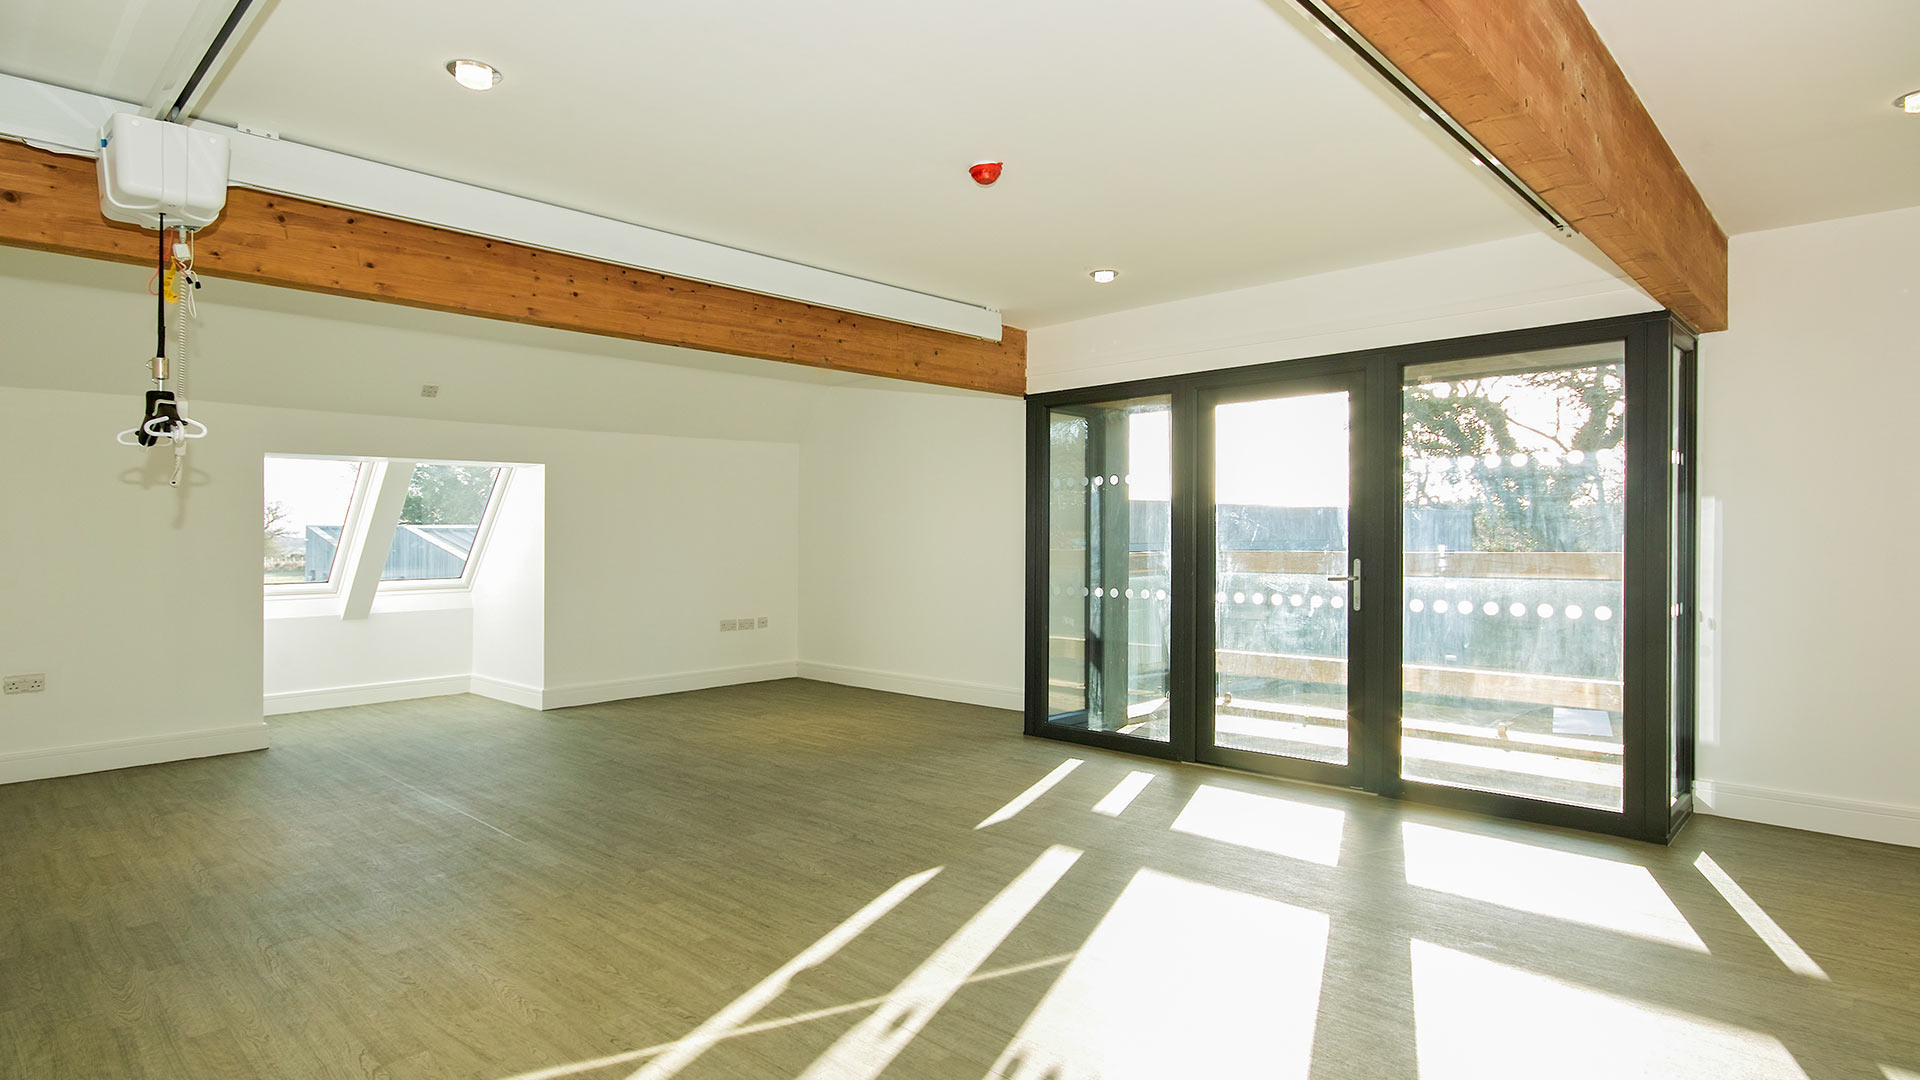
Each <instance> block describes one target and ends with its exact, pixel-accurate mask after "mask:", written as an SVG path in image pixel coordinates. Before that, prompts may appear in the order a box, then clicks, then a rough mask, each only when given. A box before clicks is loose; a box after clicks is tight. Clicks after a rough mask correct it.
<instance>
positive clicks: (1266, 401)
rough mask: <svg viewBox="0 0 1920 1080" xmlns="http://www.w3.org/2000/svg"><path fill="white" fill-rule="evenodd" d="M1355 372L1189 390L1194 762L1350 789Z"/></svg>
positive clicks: (1357, 571) (1355, 750) (1359, 751)
mask: <svg viewBox="0 0 1920 1080" xmlns="http://www.w3.org/2000/svg"><path fill="white" fill-rule="evenodd" d="M1363 388H1364V384H1363V379H1362V378H1361V377H1360V376H1359V375H1357V374H1339V375H1314V376H1306V377H1297V378H1288V379H1281V380H1274V381H1272V382H1268V383H1261V384H1257V385H1253V386H1242V387H1230V388H1222V389H1217V390H1211V391H1208V392H1205V393H1203V394H1201V395H1200V400H1199V403H1198V406H1199V407H1198V409H1197V418H1198V421H1199V425H1200V430H1199V432H1198V436H1199V438H1198V441H1199V444H1200V446H1201V449H1202V455H1201V459H1200V461H1199V474H1200V475H1199V480H1200V483H1199V485H1198V490H1197V491H1196V495H1197V497H1198V501H1199V504H1200V514H1199V526H1200V536H1199V540H1200V545H1199V546H1200V548H1201V551H1202V553H1203V554H1202V556H1201V560H1200V561H1201V562H1202V564H1203V569H1204V573H1203V575H1202V577H1201V579H1200V580H1199V581H1198V582H1197V583H1196V587H1197V591H1198V593H1199V594H1200V595H1201V596H1202V597H1206V596H1208V595H1209V594H1210V595H1211V598H1212V604H1211V605H1210V610H1209V612H1208V617H1206V618H1202V619H1200V620H1199V625H1198V627H1197V629H1198V631H1199V633H1198V635H1197V640H1196V642H1195V647H1196V659H1197V660H1198V661H1199V663H1200V665H1201V668H1202V670H1201V672H1200V680H1201V683H1202V689H1203V691H1204V694H1203V695H1202V699H1201V707H1199V708H1197V709H1196V710H1195V716H1194V719H1195V722H1196V728H1195V732H1194V756H1195V758H1196V759H1197V760H1200V761H1206V762H1211V763H1214V764H1220V765H1230V766H1235V767H1239V768H1246V769H1252V770H1255V771H1259V772H1267V773H1274V774H1278V775H1286V776H1297V777H1300V778H1303V779H1310V780H1316V781H1320V782H1325V783H1337V784H1347V785H1351V784H1354V783H1356V779H1355V777H1356V775H1357V773H1356V765H1357V762H1359V761H1360V760H1361V758H1362V757H1363V756H1364V754H1365V751H1364V750H1363V748H1361V747H1360V746H1359V745H1357V743H1356V739H1355V733H1356V732H1355V726H1354V724H1353V720H1354V715H1355V714H1354V710H1353V695H1352V693H1351V691H1352V687H1353V685H1354V682H1355V672H1356V665H1355V664H1354V662H1353V661H1354V658H1353V644H1354V642H1355V640H1356V635H1355V634H1354V633H1353V623H1354V620H1355V618H1356V616H1357V614H1358V613H1359V612H1360V611H1361V610H1362V609H1363V607H1364V604H1365V596H1366V592H1365V575H1364V573H1363V571H1364V562H1363V560H1360V559H1357V558H1356V557H1355V556H1354V551H1353V545H1352V542H1351V537H1352V535H1353V527H1354V512H1353V511H1354V505H1353V504H1354V499H1353V493H1354V491H1355V489H1356V486H1357V485H1356V480H1357V468H1356V465H1357V460H1358V459H1357V456H1356V454H1355V445H1356V444H1355V439H1354V431H1355V419H1356V410H1357V409H1358V408H1359V407H1360V405H1361V403H1362V396H1363Z"/></svg>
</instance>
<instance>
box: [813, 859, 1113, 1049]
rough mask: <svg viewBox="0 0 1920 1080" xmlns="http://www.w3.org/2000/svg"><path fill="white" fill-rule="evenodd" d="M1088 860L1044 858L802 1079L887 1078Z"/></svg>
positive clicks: (999, 896) (937, 951) (1022, 872)
mask: <svg viewBox="0 0 1920 1080" xmlns="http://www.w3.org/2000/svg"><path fill="white" fill-rule="evenodd" d="M1082 854H1083V853H1082V852H1080V851H1076V850H1074V849H1073V848H1070V847H1062V846H1060V845H1058V844H1056V845H1054V846H1053V847H1050V848H1048V849H1047V850H1046V851H1043V852H1041V853H1040V857H1039V858H1037V859H1035V860H1034V861H1033V863H1032V865H1030V866H1028V867H1027V868H1026V869H1025V870H1023V871H1021V872H1020V876H1019V877H1017V878H1014V879H1013V881H1012V882H1011V883H1010V884H1008V885H1007V887H1006V888H1004V889H1002V890H1000V893H999V895H997V896H995V897H994V898H993V899H992V900H989V901H987V905H986V906H985V907H983V908H981V909H980V910H979V912H977V913H976V914H975V915H974V916H973V918H971V919H968V920H967V922H966V925H964V926H962V927H961V928H960V929H959V930H956V931H954V934H953V936H952V937H950V938H948V939H947V940H946V943H945V944H943V945H941V946H940V947H939V948H938V949H936V950H934V953H933V955H932V956H929V957H928V958H927V960H926V962H925V963H923V964H921V965H920V966H919V967H918V968H916V969H915V970H914V972H913V974H911V975H908V976H907V977H906V979H905V980H904V981H902V982H901V983H900V985H899V986H898V987H896V988H895V989H894V991H893V993H891V994H888V995H887V998H886V1000H885V1001H884V1002H882V1003H881V1005H880V1007H879V1008H878V1009H876V1010H874V1012H873V1014H872V1015H871V1016H868V1017H867V1018H866V1019H864V1020H862V1021H860V1023H858V1024H856V1025H854V1027H853V1030H851V1031H849V1032H847V1033H846V1034H845V1035H842V1036H841V1037H840V1039H839V1041H838V1042H835V1043H834V1044H833V1045H832V1046H831V1047H829V1048H827V1051H826V1052H825V1053H823V1054H821V1055H820V1056H819V1057H818V1058H817V1059H815V1060H814V1063H813V1064H812V1065H811V1066H809V1067H808V1068H807V1071H806V1072H805V1073H803V1074H801V1075H802V1080H871V1078H872V1077H876V1076H879V1075H880V1073H881V1072H882V1071H884V1070H885V1069H886V1067H887V1066H888V1065H890V1064H892V1063H893V1059H894V1058H896V1057H898V1056H899V1055H900V1051H902V1050H904V1049H906V1046H907V1044H908V1043H910V1042H912V1041H913V1039H914V1036H916V1035H918V1034H920V1031H921V1029H922V1028H924V1027H926V1026H927V1021H929V1020H931V1019H933V1016H934V1014H935V1013H937V1012H939V1011H940V1010H941V1008H942V1007H944V1006H945V1005H946V1003H947V1001H948V1000H949V999H951V998H952V997H953V995H954V993H955V992H956V991H958V990H959V989H960V987H961V986H963V985H965V984H966V982H967V980H968V978H969V977H971V976H972V975H973V974H974V972H976V971H978V970H979V968H980V965H982V964H984V963H986V961H987V957H989V956H992V955H993V951H994V950H995V949H998V948H999V947H1000V943H1001V942H1003V941H1005V940H1006V939H1007V935H1009V934H1011V933H1013V931H1014V928H1015V927H1017V926H1019V925H1020V923H1021V921H1022V920H1024V919H1025V918H1026V917H1027V914H1028V913H1029V912H1031V911H1032V910H1033V909H1034V906H1035V905H1036V904H1038V903H1040V901H1041V900H1043V899H1045V898H1046V895H1047V894H1048V893H1049V892H1052V891H1053V887H1054V886H1055V885H1057V884H1059V882H1060V879H1061V878H1062V877H1064V876H1066V873H1067V871H1068V870H1071V869H1072V868H1073V864H1074V863H1076V862H1078V861H1079V859H1080V856H1081V855H1082Z"/></svg>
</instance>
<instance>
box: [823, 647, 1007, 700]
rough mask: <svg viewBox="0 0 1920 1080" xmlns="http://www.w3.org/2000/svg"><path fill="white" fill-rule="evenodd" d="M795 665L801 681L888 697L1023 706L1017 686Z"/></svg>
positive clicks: (829, 666)
mask: <svg viewBox="0 0 1920 1080" xmlns="http://www.w3.org/2000/svg"><path fill="white" fill-rule="evenodd" d="M797 666H798V668H799V676H800V677H801V678H803V679H814V680H816V681H819V682H830V683H839V684H840V685H841V686H858V687H862V688H864V689H867V690H885V691H887V692H888V693H891V694H907V695H910V696H912V697H923V698H934V699H936V700H939V701H958V702H962V703H964V704H967V705H985V706H987V707H988V708H991V709H1012V710H1014V711H1015V712H1018V711H1019V710H1020V709H1021V708H1022V707H1023V703H1024V701H1025V695H1024V694H1023V693H1022V692H1021V690H1020V688H1019V687H1017V686H994V685H991V684H989V683H975V682H962V681H960V680H958V679H936V678H930V677H928V676H925V675H904V674H901V673H899V672H894V671H875V670H873V669H872V668H858V667H847V666H845V665H843V664H820V663H815V662H813V661H811V660H802V661H800V663H799V664H798V665H797Z"/></svg>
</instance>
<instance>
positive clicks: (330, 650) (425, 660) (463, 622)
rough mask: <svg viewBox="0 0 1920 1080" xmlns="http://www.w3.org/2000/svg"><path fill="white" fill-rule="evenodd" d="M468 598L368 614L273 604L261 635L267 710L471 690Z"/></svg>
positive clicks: (274, 711) (299, 709) (471, 619)
mask: <svg viewBox="0 0 1920 1080" xmlns="http://www.w3.org/2000/svg"><path fill="white" fill-rule="evenodd" d="M467 600H468V598H467V597H466V596H464V595H462V596H460V597H458V598H457V599H456V600H455V601H454V603H455V604H456V605H457V606H447V607H439V608H429V609H426V610H411V611H409V610H400V611H381V610H375V611H374V612H373V613H372V614H371V615H369V616H367V617H366V618H364V619H342V618H341V617H340V616H339V615H338V614H337V613H326V614H313V615H304V614H303V615H287V616H280V615H277V614H276V613H274V612H273V611H272V610H271V608H270V609H269V612H268V617H267V619H266V623H265V626H264V627H263V632H264V637H263V640H262V643H261V646H262V649H263V652H264V656H265V662H264V663H263V664H262V665H261V690H262V692H263V696H264V697H265V699H266V712H267V715H269V716H272V715H276V714H279V713H286V712H305V711H307V710H309V709H337V708H340V707H342V706H346V705H364V704H368V703H371V702H375V701H396V700H400V699H402V698H409V697H431V696H433V695H435V694H464V693H466V692H467V690H468V688H469V686H470V684H471V676H472V674H473V644H474V608H473V607H472V606H471V604H470V603H469V602H467ZM269 603H271V602H269Z"/></svg>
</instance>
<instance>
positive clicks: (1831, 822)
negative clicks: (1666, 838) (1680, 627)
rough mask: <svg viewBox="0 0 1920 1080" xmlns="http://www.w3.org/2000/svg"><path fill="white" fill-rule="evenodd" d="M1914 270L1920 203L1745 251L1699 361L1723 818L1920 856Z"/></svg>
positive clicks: (1714, 772)
mask: <svg viewBox="0 0 1920 1080" xmlns="http://www.w3.org/2000/svg"><path fill="white" fill-rule="evenodd" d="M1916 253H1920V208H1914V209H1908V210H1899V211H1894V212H1891V213H1883V214H1874V215H1869V216H1866V217H1857V218H1847V219H1844V220H1840V221H1829V222H1821V223H1818V224H1813V225H1803V226H1797V227H1794V228H1789V229H1779V230H1775V231H1770V232H1761V233H1749V234H1745V235H1741V236H1736V237H1734V238H1733V240H1732V245H1731V268H1730V269H1731V273H1732V311H1731V320H1730V321H1731V326H1732V328H1731V329H1730V330H1728V331H1726V332H1725V333H1720V334H1712V335H1709V336H1707V337H1706V338H1705V339H1703V340H1702V342H1701V351H1700V356H1701V380H1700V402H1701V404H1700V486H1701V492H1702V494H1703V495H1704V496H1707V497H1710V498H1713V499H1717V500H1718V503H1719V506H1718V509H1719V511H1720V514H1721V516H1722V517H1723V518H1724V527H1723V529H1722V532H1721V542H1720V545H1719V551H1718V553H1717V554H1718V567H1717V569H1718V577H1719V607H1720V610H1718V611H1714V610H1711V609H1710V608H1706V607H1703V614H1705V615H1707V616H1708V617H1709V618H1711V619H1713V620H1714V621H1715V624H1716V628H1715V629H1714V631H1713V632H1714V634H1715V636H1716V638H1717V640H1715V641H1713V642H1712V644H1713V646H1714V649H1713V651H1714V652H1715V653H1717V654H1718V657H1719V668H1718V670H1717V671H1714V670H1708V671H1705V672H1703V681H1704V682H1706V683H1707V684H1708V686H1709V688H1711V687H1712V686H1713V685H1714V684H1715V683H1717V687H1718V694H1717V696H1716V695H1714V694H1712V693H1709V694H1708V695H1707V701H1708V703H1709V704H1712V703H1713V702H1714V701H1715V700H1716V697H1717V703H1718V705H1717V708H1715V709H1712V710H1710V712H1709V713H1708V714H1703V715H1702V717H1701V723H1702V728H1701V733H1700V750H1699V767H1698V770H1697V771H1698V774H1699V776H1700V777H1701V779H1702V783H1701V785H1700V795H1701V801H1702V802H1703V803H1704V804H1706V805H1707V806H1708V807H1710V808H1711V809H1712V811H1713V812H1715V813H1721V814H1727V815H1731V816H1735V817H1746V818H1753V819H1756V820H1760V821H1768V822H1773V823H1776V824H1782V825H1791V826H1796V827H1799V828H1807V829H1816V830H1821V831H1829V832H1839V833H1845V834H1849V835H1854V836H1861V837H1866V838H1869V839H1879V840H1888V841H1893V842H1898V843H1906V844H1920V784H1916V781H1915V779H1914V775H1915V763H1916V762H1920V706H1917V705H1916V701H1920V697H1917V696H1916V694H1915V692H1914V687H1913V684H1912V682H1911V680H1912V678H1913V670H1914V665H1913V656H1912V653H1913V643H1914V641H1915V638H1916V634H1915V631H1914V623H1913V619H1914V614H1915V612H1920V574H1916V573H1915V572H1914V565H1915V558H1914V556H1915V552H1916V549H1917V547H1920V500H1916V498H1915V488H1914V484H1913V482H1912V478H1911V475H1910V474H1909V473H1908V472H1907V471H1906V470H1907V469H1908V468H1909V467H1910V465H1911V462H1910V461H1909V459H1910V458H1912V457H1913V444H1914V436H1913V430H1914V407H1913V395H1912V393H1911V392H1910V389H1909V385H1908V384H1909V382H1910V379H1911V374H1912V371H1913V368H1914V365H1915V361H1916V360H1917V359H1920V289H1916V287H1915V284H1914V281H1915V278H1914V265H1915V255H1916ZM1707 554H1708V556H1709V558H1708V563H1709V568H1710V569H1711V568H1712V567H1711V564H1712V563H1713V562H1714V559H1713V556H1714V555H1715V554H1716V553H1715V552H1712V551H1709V552H1708V553H1707ZM1704 599H1707V600H1709V601H1711V599H1712V597H1711V595H1709V596H1707V597H1705V598H1704Z"/></svg>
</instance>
